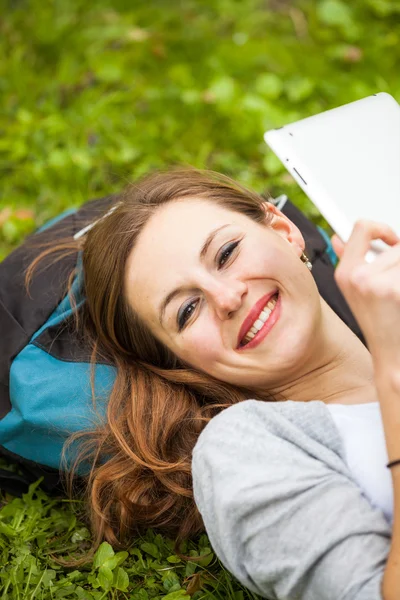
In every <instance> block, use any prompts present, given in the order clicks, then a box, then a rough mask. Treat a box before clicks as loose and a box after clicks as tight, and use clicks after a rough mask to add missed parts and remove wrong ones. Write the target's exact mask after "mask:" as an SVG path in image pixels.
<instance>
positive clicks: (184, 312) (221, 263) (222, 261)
mask: <svg viewBox="0 0 400 600" xmlns="http://www.w3.org/2000/svg"><path fill="white" fill-rule="evenodd" d="M241 241H242V240H237V241H236V242H229V243H228V244H225V245H224V246H222V248H221V249H220V251H219V252H218V254H217V256H216V261H215V262H216V266H217V269H218V270H220V269H223V268H224V267H225V266H226V264H227V263H228V261H229V259H230V258H231V255H232V254H233V252H234V251H235V250H236V248H237V247H238V246H239V244H240V242H241ZM199 301H200V300H199V299H198V298H196V299H195V300H190V301H189V302H188V303H186V304H184V305H183V306H182V308H181V309H180V310H179V311H178V314H177V325H178V332H181V331H182V329H183V328H184V326H185V325H186V323H187V321H188V320H189V318H190V316H191V315H192V314H193V312H194V311H195V309H196V306H197V304H198V302H199Z"/></svg>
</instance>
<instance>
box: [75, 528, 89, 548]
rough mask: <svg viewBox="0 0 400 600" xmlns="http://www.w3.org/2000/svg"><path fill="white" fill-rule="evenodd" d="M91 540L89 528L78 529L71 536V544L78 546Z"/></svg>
mask: <svg viewBox="0 0 400 600" xmlns="http://www.w3.org/2000/svg"><path fill="white" fill-rule="evenodd" d="M89 538H90V531H89V530H88V529H87V527H80V528H79V529H76V530H75V531H74V533H73V534H72V536H71V542H72V543H73V544H76V543H77V542H82V541H83V540H87V539H89Z"/></svg>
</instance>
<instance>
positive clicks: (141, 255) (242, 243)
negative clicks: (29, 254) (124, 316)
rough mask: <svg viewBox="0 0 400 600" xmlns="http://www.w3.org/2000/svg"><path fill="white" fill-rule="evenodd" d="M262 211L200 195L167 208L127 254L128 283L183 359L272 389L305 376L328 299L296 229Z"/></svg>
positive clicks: (155, 328)
mask: <svg viewBox="0 0 400 600" xmlns="http://www.w3.org/2000/svg"><path fill="white" fill-rule="evenodd" d="M265 210H266V211H269V212H272V213H273V218H272V222H271V223H270V224H269V225H265V224H259V223H256V222H254V221H252V220H251V219H250V218H248V217H246V216H244V215H242V214H240V213H237V212H233V211H230V210H228V209H225V208H223V207H221V206H218V205H216V204H214V203H212V202H208V201H205V200H198V199H195V198H194V199H191V200H185V201H179V202H171V203H169V204H167V205H164V206H162V207H160V209H159V210H157V212H156V213H155V214H154V215H153V216H152V217H151V219H150V221H149V222H148V223H147V225H146V227H145V228H144V230H143V231H142V233H141V235H140V236H139V239H138V242H137V245H136V247H135V248H134V250H133V251H132V253H131V256H130V257H129V260H128V263H127V273H126V280H125V291H126V293H127V298H128V302H129V303H130V304H131V306H132V307H133V308H134V310H135V311H136V312H137V313H138V315H139V317H141V318H142V319H143V320H144V322H145V323H146V324H147V325H148V326H149V328H150V329H151V331H152V332H153V333H154V335H155V336H156V337H157V338H158V339H159V340H160V341H162V342H163V343H164V344H165V345H166V346H168V348H170V350H172V351H173V352H174V353H175V354H176V355H177V356H178V357H179V358H180V359H182V360H183V361H184V362H185V363H187V364H189V365H191V366H193V367H195V368H197V369H199V370H202V371H204V372H206V373H208V374H210V375H213V376H214V377H216V378H217V379H220V380H222V381H226V382H229V383H232V384H235V385H241V386H246V387H250V388H262V389H264V388H265V389H270V390H272V389H273V387H274V386H279V385H280V384H281V383H284V381H285V380H286V381H287V378H288V377H292V378H293V377H294V378H296V377H297V375H299V376H300V375H301V372H302V370H303V368H304V366H305V364H306V361H307V357H308V355H309V354H310V349H311V348H312V345H313V340H314V338H315V335H316V332H317V331H318V328H319V327H320V320H321V305H320V297H319V294H318V290H317V287H316V285H315V283H314V280H313V278H312V276H311V274H310V273H309V271H308V269H307V267H306V266H305V265H304V264H303V263H302V262H301V261H300V258H299V257H300V255H301V253H302V250H303V247H304V242H303V238H302V236H301V234H300V232H299V230H298V229H297V227H296V226H295V225H294V224H293V223H292V222H291V221H289V220H288V219H287V218H286V217H285V216H284V215H283V214H282V213H281V212H280V211H279V210H278V209H276V208H275V207H274V206H273V205H271V204H268V203H266V204H265ZM276 294H278V296H276ZM276 299H277V300H276ZM268 303H269V306H268Z"/></svg>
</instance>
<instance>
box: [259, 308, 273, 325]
mask: <svg viewBox="0 0 400 600" xmlns="http://www.w3.org/2000/svg"><path fill="white" fill-rule="evenodd" d="M270 314H271V311H270V310H263V311H262V313H261V315H260V316H259V317H258V318H259V319H260V321H262V322H263V323H265V321H266V320H267V319H268V317H269V315H270Z"/></svg>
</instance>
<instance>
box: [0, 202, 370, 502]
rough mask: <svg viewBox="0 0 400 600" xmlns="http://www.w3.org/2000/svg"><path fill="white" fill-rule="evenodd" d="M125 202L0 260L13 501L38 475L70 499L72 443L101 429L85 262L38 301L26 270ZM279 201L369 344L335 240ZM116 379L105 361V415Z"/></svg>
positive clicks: (62, 222)
mask: <svg viewBox="0 0 400 600" xmlns="http://www.w3.org/2000/svg"><path fill="white" fill-rule="evenodd" d="M116 201H117V196H108V197H105V198H101V199H99V200H92V201H90V202H87V203H86V204H84V205H83V206H82V207H81V208H80V209H78V210H70V211H67V212H66V213H63V214H62V215H60V216H59V217H58V218H56V219H53V220H52V221H50V222H49V223H47V224H46V225H45V226H44V227H42V228H41V229H40V230H38V231H37V232H36V233H35V234H34V235H33V236H31V238H30V239H29V240H27V241H26V242H25V243H24V244H22V246H20V247H19V248H17V249H16V250H15V251H14V252H12V253H11V254H10V255H9V256H8V257H7V258H6V259H5V260H4V261H3V262H2V263H0V456H3V457H4V458H5V459H6V460H7V462H9V463H10V462H11V463H17V464H18V467H19V469H18V470H14V471H10V470H8V469H0V488H1V489H3V490H5V491H8V492H9V493H11V494H13V495H20V494H21V493H24V492H26V491H27V487H28V485H29V484H30V483H32V482H33V481H36V480H37V479H38V478H39V477H43V482H42V487H43V488H44V489H45V491H47V492H48V493H53V492H55V493H60V492H62V491H63V487H62V483H61V478H60V463H61V452H62V448H63V445H64V443H65V441H66V439H67V437H68V436H69V435H70V434H71V433H73V432H76V431H80V430H83V429H85V428H92V427H93V425H94V424H95V423H97V422H98V417H97V415H96V414H95V412H94V410H93V407H92V392H91V384H90V375H91V371H90V369H91V366H90V355H91V349H90V347H89V346H88V344H85V340H84V339H83V338H82V336H80V335H79V333H78V332H77V331H76V328H75V327H74V318H73V310H72V307H71V305H70V302H69V299H68V297H67V295H66V282H67V280H68V276H69V275H70V273H71V272H72V271H73V270H74V269H75V267H76V265H77V261H79V256H78V254H76V255H75V256H68V257H66V258H63V259H62V260H59V261H58V262H55V263H53V264H51V263H50V264H49V265H47V266H46V268H45V269H42V268H41V267H40V266H39V268H38V270H37V271H36V272H35V274H34V277H33V280H32V284H31V288H30V294H29V295H28V293H27V291H26V288H25V282H24V280H25V271H26V268H27V267H28V266H29V264H30V263H31V262H32V261H33V260H34V259H35V257H36V256H38V255H39V254H40V252H41V251H42V250H43V247H40V243H42V242H51V241H54V243H57V241H58V240H60V239H61V238H64V237H66V236H71V237H72V236H74V235H75V234H76V233H77V232H79V231H80V230H82V229H83V228H84V227H86V226H87V225H89V224H90V223H91V222H93V221H95V220H96V219H97V218H99V216H101V215H102V214H104V213H105V212H106V211H107V210H109V209H110V208H111V207H112V206H113V205H114V204H115V202H116ZM275 203H277V204H278V206H279V208H280V209H281V210H282V212H284V213H285V214H286V215H287V216H288V217H289V218H290V219H291V220H292V221H293V222H294V223H295V224H296V225H297V226H298V227H299V229H300V230H301V232H302V234H303V236H304V238H305V240H306V252H307V254H308V256H309V258H310V260H311V262H312V263H313V270H312V273H313V276H314V277H315V280H316V283H317V285H318V288H319V291H320V293H321V295H322V296H323V298H324V299H325V300H326V301H327V302H328V304H329V305H330V306H331V307H332V308H333V310H335V312H336V313H337V314H338V315H339V316H340V317H341V318H342V319H343V321H344V322H345V323H347V325H348V326H349V327H350V328H351V329H352V330H353V331H354V333H356V335H358V336H359V337H360V339H363V338H362V334H361V331H360V329H359V327H358V325H357V323H356V321H355V319H354V317H353V315H352V314H351V312H350V309H349V307H348V305H347V304H346V302H345V300H344V298H343V296H342V294H341V293H340V291H339V289H338V287H337V285H336V283H335V281H334V277H333V273H334V264H335V255H334V253H333V250H332V247H331V245H330V241H329V238H328V236H327V235H326V234H325V233H324V231H323V230H321V229H319V228H317V227H316V226H315V225H314V224H313V223H311V222H310V221H309V220H308V219H307V218H306V217H305V216H304V215H303V214H302V213H301V212H300V211H299V210H298V209H297V208H296V207H295V206H294V205H293V204H292V203H291V202H290V201H289V200H288V199H287V198H286V196H283V197H280V198H279V199H277V200H276V201H275ZM36 242H38V243H36ZM81 283H82V282H81V276H79V275H78V276H76V278H75V280H74V283H73V290H74V293H75V296H76V298H77V302H78V307H77V310H79V306H80V305H81V304H82V303H83V302H84V298H83V297H82V285H81ZM115 375H116V372H115V368H114V367H113V365H112V364H107V363H105V362H104V363H98V364H96V367H95V393H96V405H97V410H99V409H100V413H101V414H102V415H103V417H104V416H105V410H106V406H107V399H108V397H109V394H110V391H111V389H112V386H113V383H114V380H115Z"/></svg>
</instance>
